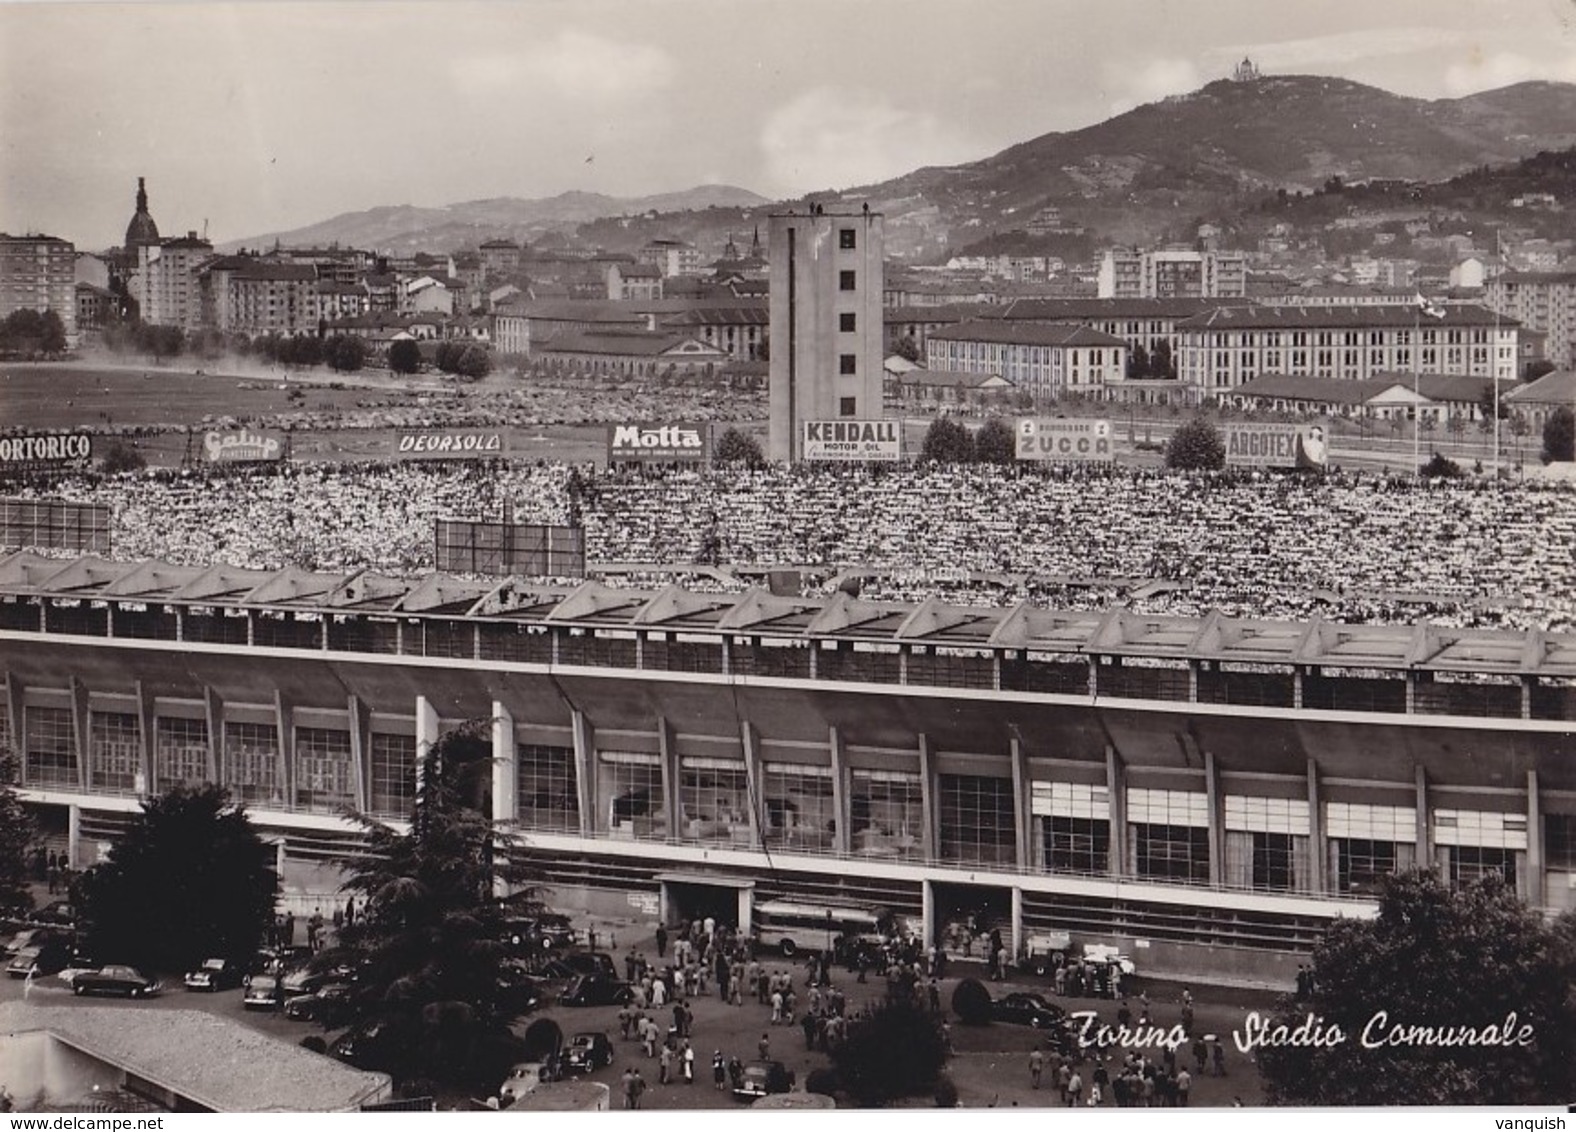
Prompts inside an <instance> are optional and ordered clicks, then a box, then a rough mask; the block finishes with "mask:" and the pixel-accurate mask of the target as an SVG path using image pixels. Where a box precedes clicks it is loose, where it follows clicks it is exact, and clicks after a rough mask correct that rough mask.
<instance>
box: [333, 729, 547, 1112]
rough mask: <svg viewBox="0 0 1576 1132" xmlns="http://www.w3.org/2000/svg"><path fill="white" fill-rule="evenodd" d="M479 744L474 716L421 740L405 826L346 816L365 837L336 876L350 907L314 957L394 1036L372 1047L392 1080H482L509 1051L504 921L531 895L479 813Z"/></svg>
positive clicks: (492, 1080)
mask: <svg viewBox="0 0 1576 1132" xmlns="http://www.w3.org/2000/svg"><path fill="white" fill-rule="evenodd" d="M491 754H492V752H491V746H490V741H489V738H488V735H487V731H486V725H485V724H471V725H468V726H466V727H464V728H462V729H460V730H457V731H454V732H451V733H450V734H448V735H446V736H444V738H442V739H441V740H439V741H438V742H437V743H435V744H433V746H432V749H431V751H430V752H428V753H427V754H425V755H424V756H423V757H422V759H421V767H420V769H421V789H420V793H419V796H418V798H417V800H416V803H415V807H414V809H413V811H412V814H411V823H410V828H409V831H408V832H400V831H398V830H395V829H394V828H392V827H390V826H388V825H386V824H384V823H382V822H379V821H376V820H374V819H372V818H369V817H366V816H364V815H353V818H354V820H355V821H356V822H357V824H359V825H360V826H361V827H362V828H363V830H364V831H365V832H366V836H367V841H368V845H367V851H366V852H365V853H364V854H363V855H361V856H360V857H358V858H356V859H355V860H353V861H351V862H349V863H348V864H347V866H346V880H345V883H344V886H343V887H344V889H345V890H346V891H347V892H349V893H351V894H352V895H353V897H354V898H355V899H356V900H357V902H358V903H359V904H360V905H361V907H360V910H359V911H358V913H357V915H356V916H355V919H354V921H352V922H347V923H346V924H345V926H344V928H343V929H342V930H341V931H340V933H339V936H338V940H337V942H336V945H335V947H334V948H332V949H331V950H330V951H327V952H325V953H324V954H323V955H322V957H321V961H322V962H324V963H329V964H341V963H342V964H345V965H347V966H349V967H351V968H352V969H353V970H354V971H355V972H356V974H355V977H354V982H353V989H352V992H351V1011H352V1014H353V1017H354V1019H355V1021H356V1022H357V1023H358V1024H361V1025H366V1026H371V1025H374V1024H376V1025H377V1026H379V1027H380V1028H384V1032H386V1033H389V1034H392V1035H394V1038H393V1040H392V1041H391V1042H389V1043H387V1044H380V1046H379V1052H378V1053H376V1054H374V1057H376V1058H377V1060H378V1061H379V1062H380V1064H379V1065H378V1067H379V1068H381V1069H384V1070H386V1071H387V1072H389V1073H391V1074H393V1075H394V1076H395V1077H396V1078H398V1079H401V1080H408V1079H410V1078H412V1077H415V1076H420V1077H425V1078H431V1079H434V1080H437V1081H442V1082H451V1083H479V1084H482V1085H485V1086H487V1087H491V1086H492V1085H496V1084H497V1081H498V1079H499V1077H501V1076H502V1075H503V1073H504V1072H505V1071H506V1070H507V1068H508V1065H509V1064H510V1060H511V1058H513V1057H515V1055H516V1054H517V1053H518V1052H519V1050H518V1042H517V1041H516V1039H515V1038H514V1037H513V1035H512V1034H511V1032H510V1023H512V1022H513V1021H514V1019H515V1018H516V1017H517V1016H518V1015H519V1013H520V1011H519V1009H518V1008H517V1007H516V1006H514V1005H513V1004H512V1002H511V1000H510V998H509V996H508V995H507V993H506V991H507V987H508V986H509V985H510V982H511V979H512V977H513V969H512V968H511V966H510V963H509V954H508V951H507V947H506V944H505V942H504V940H505V934H506V933H505V931H504V920H505V917H506V916H508V915H511V914H518V913H520V912H527V911H531V910H534V909H536V908H538V907H539V905H538V903H537V898H536V889H535V887H534V885H533V883H532V874H531V873H530V872H529V870H527V869H526V868H525V867H524V866H523V865H521V864H519V863H518V862H517V861H516V860H515V859H514V853H513V850H514V849H515V847H516V845H515V840H514V838H513V836H512V835H511V834H510V833H508V832H507V831H505V830H504V829H503V828H502V827H500V826H498V825H496V824H495V823H494V822H493V821H492V819H491V817H490V808H491V807H490V801H489V797H490V787H491ZM498 889H503V890H505V891H507V893H508V894H509V895H507V896H505V897H503V898H499V897H498V896H497V895H496V892H497V890H498Z"/></svg>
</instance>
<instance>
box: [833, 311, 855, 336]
mask: <svg viewBox="0 0 1576 1132" xmlns="http://www.w3.org/2000/svg"><path fill="white" fill-rule="evenodd" d="M856 317H857V316H856V315H855V314H854V312H853V311H844V312H843V313H842V314H840V315H838V316H837V329H839V330H841V331H843V332H844V333H845V334H852V333H853V332H854V330H855V329H856V325H855V322H854V320H855V318H856Z"/></svg>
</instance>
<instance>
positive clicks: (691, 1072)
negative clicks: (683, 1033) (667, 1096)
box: [679, 1041, 695, 1085]
mask: <svg viewBox="0 0 1576 1132" xmlns="http://www.w3.org/2000/svg"><path fill="white" fill-rule="evenodd" d="M679 1057H680V1059H681V1061H682V1063H683V1066H684V1083H685V1084H686V1085H693V1084H694V1083H695V1047H694V1046H692V1045H690V1044H689V1042H687V1041H686V1042H685V1043H684V1049H683V1051H682V1052H681V1053H680V1054H679Z"/></svg>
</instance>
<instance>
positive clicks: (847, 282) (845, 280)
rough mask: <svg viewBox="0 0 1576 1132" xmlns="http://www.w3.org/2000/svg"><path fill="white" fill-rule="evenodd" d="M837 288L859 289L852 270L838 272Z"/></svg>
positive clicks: (842, 289)
mask: <svg viewBox="0 0 1576 1132" xmlns="http://www.w3.org/2000/svg"><path fill="white" fill-rule="evenodd" d="M837 289H838V290H839V291H856V290H858V289H859V285H858V283H856V282H855V275H854V273H853V272H852V271H839V272H838V273H837Z"/></svg>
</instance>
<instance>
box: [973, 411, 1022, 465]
mask: <svg viewBox="0 0 1576 1132" xmlns="http://www.w3.org/2000/svg"><path fill="white" fill-rule="evenodd" d="M974 458H975V459H976V460H978V461H979V462H980V463H982V464H1011V463H1013V462H1014V461H1015V460H1017V458H1018V438H1017V436H1016V435H1015V434H1014V433H1013V431H1012V426H1011V425H1010V424H1008V423H1007V422H1006V421H1004V420H1002V419H1001V418H1000V417H990V418H988V419H987V420H986V421H985V423H984V424H982V425H981V426H980V430H979V432H977V433H976V434H975V436H974Z"/></svg>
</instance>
